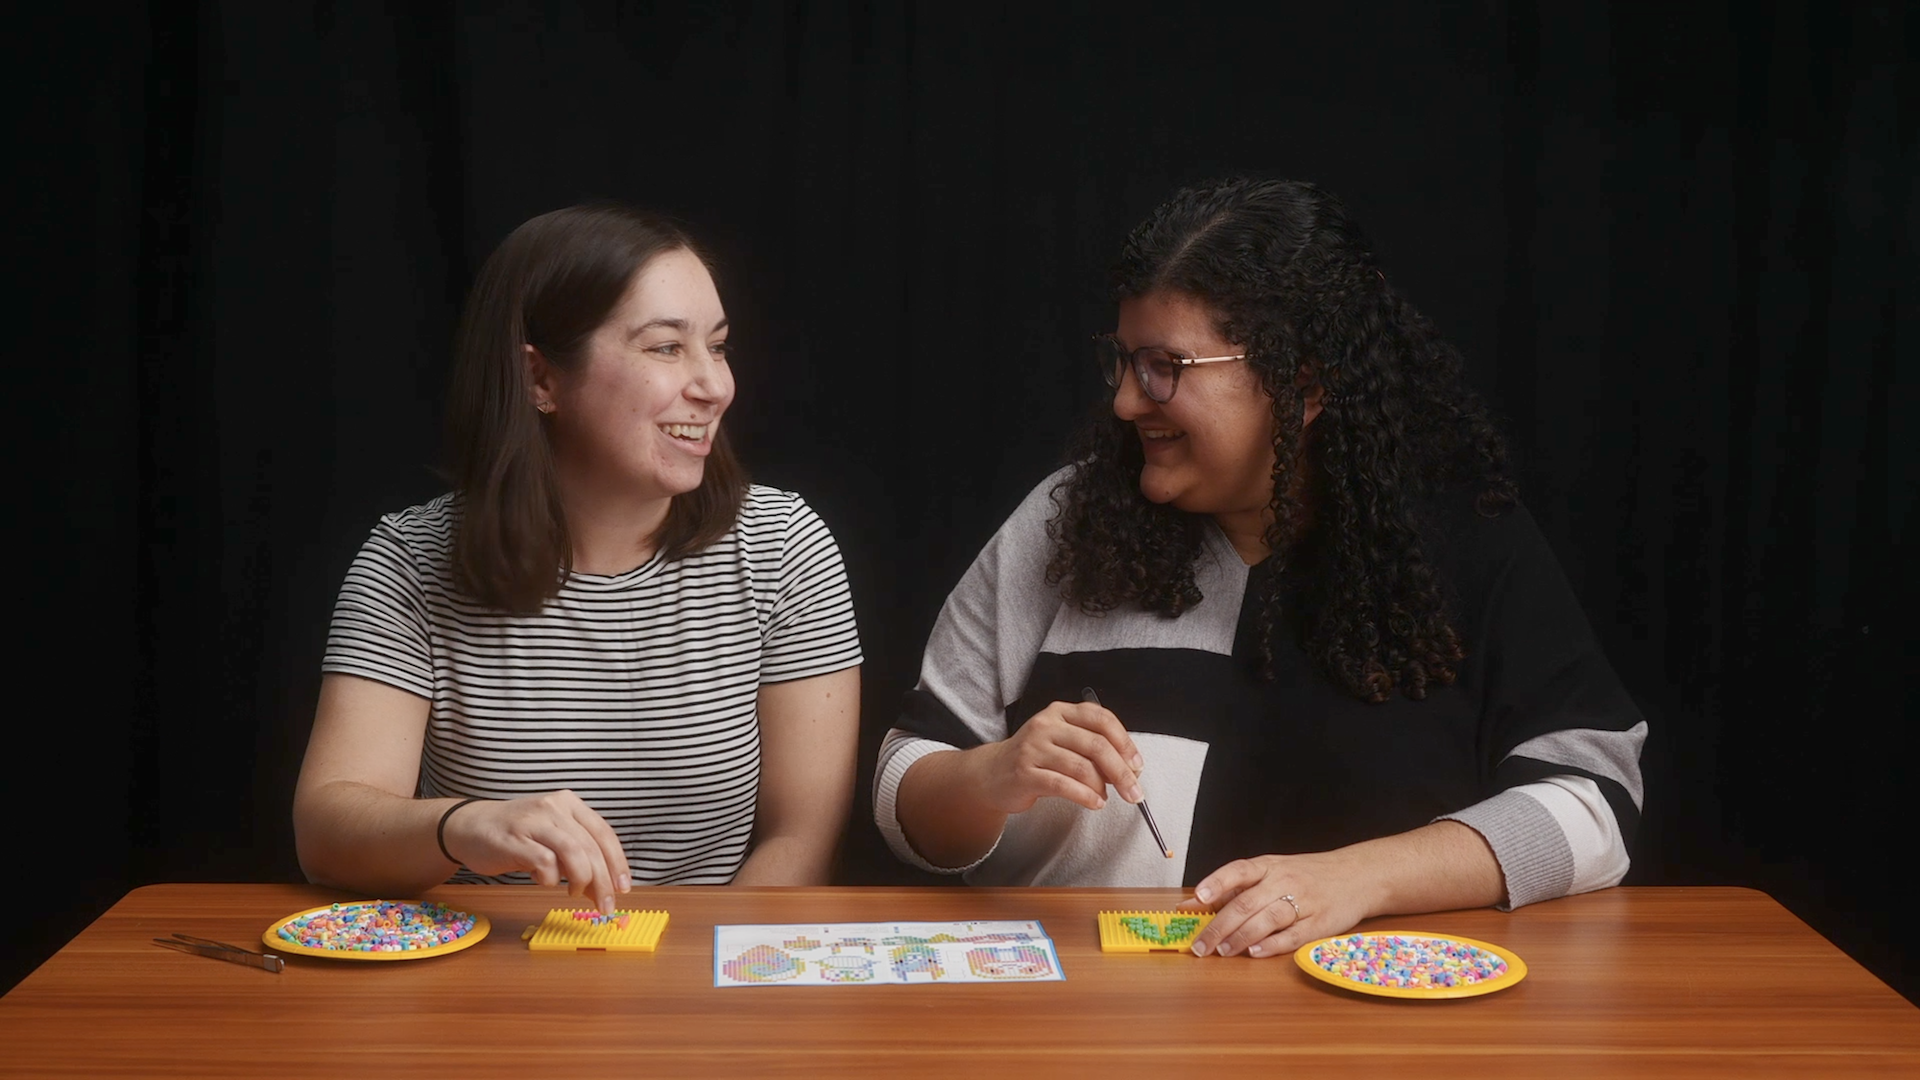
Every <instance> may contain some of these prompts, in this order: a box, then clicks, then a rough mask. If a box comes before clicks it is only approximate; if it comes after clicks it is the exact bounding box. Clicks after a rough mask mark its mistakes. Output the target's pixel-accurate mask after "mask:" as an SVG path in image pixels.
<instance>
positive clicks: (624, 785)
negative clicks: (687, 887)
mask: <svg viewBox="0 0 1920 1080" xmlns="http://www.w3.org/2000/svg"><path fill="white" fill-rule="evenodd" d="M458 520H459V500H458V499H457V498H456V496H454V495H451V494H449V495H443V496H441V497H440V498H438V499H435V500H433V501H432V502H429V503H426V504H425V505H423V506H416V507H413V508H412V509H409V510H405V511H403V512H401V513H398V514H389V515H387V516H385V517H383V518H381V519H380V524H379V525H378V526H376V527H375V528H374V530H373V535H372V536H371V537H369V538H368V539H367V542H366V544H365V546H363V547H362V548H361V549H360V554H359V556H358V557H357V558H355V559H354V561H353V567H352V569H350V570H349V571H348V572H347V581H346V584H345V586H343V587H342V588H341V590H340V600H339V603H338V604H337V605H335V607H334V612H333V627H332V630H331V632H330V633H329V635H328V638H327V654H326V660H325V661H324V663H323V664H322V670H324V671H328V672H340V673H343V674H348V675H358V676H362V677H365V678H369V679H376V680H378V681H380V682H383V683H388V684H390V685H393V686H396V687H399V688H400V689H402V690H406V691H409V692H411V693H414V694H418V695H420V696H421V697H424V698H426V699H428V700H429V701H430V702H432V713H431V718H430V720H429V722H428V725H427V733H426V745H425V749H424V752H423V754H422V757H421V763H420V782H419V788H418V794H419V796H420V797H422V798H434V797H443V796H459V797H467V796H479V797H482V798H491V799H511V798H517V797H519V796H522V795H530V794H539V793H542V792H548V791H554V790H557V789H560V788H570V789H572V790H573V792H574V793H575V794H577V795H579V796H580V797H581V798H582V799H583V800H585V801H586V802H587V804H588V805H590V806H592V807H593V808H594V809H595V810H596V811H598V812H599V813H600V815H601V816H602V817H604V818H605V819H606V820H607V823H608V824H610V825H612V826H613V828H614V830H615V831H616V832H618V833H619V834H620V837H621V840H622V841H623V843H624V844H625V846H626V852H627V861H628V864H629V866H630V867H631V868H632V871H633V880H634V884H636V885H662V884H724V883H726V882H728V881H731V880H732V879H733V876H734V874H735V872H737V871H738V870H739V869H740V864H741V863H742V862H744V861H745V860H746V856H747V850H748V846H749V843H750V841H751V838H752V835H753V815H754V800H755V796H756V793H757V790H758V787H759V777H760V732H759V723H758V714H757V711H756V708H755V706H756V702H757V696H758V692H759V688H760V687H761V686H762V685H763V684H766V683H777V682H786V681H789V680H793V679H804V678H808V677H810V676H815V675H824V674H827V673H829V672H833V671H839V670H841V669H844V668H848V667H852V666H853V665H855V664H858V663H860V659H861V657H860V640H859V635H858V633H857V632H856V630H855V627H854V618H853V601H852V597H851V596H850V595H849V594H848V591H847V579H846V572H845V570H844V568H843V567H842V565H841V562H840V552H839V549H838V548H837V547H835V545H834V542H833V537H832V535H831V534H830V533H828V531H827V527H826V525H825V524H824V523H822V522H821V520H820V519H819V517H817V516H816V515H815V514H814V512H813V511H812V509H810V508H809V507H808V506H807V504H806V503H805V502H803V501H802V500H801V499H800V497H799V496H797V495H794V494H792V493H790V492H784V491H778V490H775V489H773V488H767V487H760V486H757V485H756V486H754V487H752V488H751V489H750V490H749V492H748V494H747V497H746V499H745V501H744V502H743V504H742V506H741V508H740V517H739V520H738V521H737V522H736V523H735V525H734V528H733V530H732V531H731V532H729V533H727V534H726V535H725V536H723V537H721V538H720V539H719V540H718V541H715V542H714V543H713V544H712V545H711V546H710V547H707V548H705V549H703V550H701V551H697V552H695V553H693V554H691V555H687V556H685V557H683V558H681V559H678V560H676V561H673V562H667V561H665V560H663V559H661V558H660V557H659V556H658V555H656V556H655V557H654V558H652V559H650V560H648V561H647V563H646V564H645V565H643V566H640V567H638V568H636V569H634V570H631V571H628V572H627V573H624V574H616V575H596V574H573V575H571V576H570V577H569V578H568V579H567V581H566V583H565V584H564V585H563V586H562V587H561V589H560V594H559V595H558V596H557V597H555V598H554V599H553V600H550V601H548V602H547V604H546V606H545V607H543V608H541V609H540V611H539V613H538V614H535V615H508V614H505V613H502V612H500V611H498V610H496V609H492V608H486V607H482V606H481V605H480V604H479V603H478V602H477V601H475V600H473V599H471V598H470V597H468V596H467V595H465V594H464V593H463V592H461V591H460V590H459V589H458V588H457V587H456V586H455V585H454V583H453V574H452V561H451V557H452V549H453V537H454V532H455V526H456V523H457V522H458ZM455 880H458V881H470V882H471V881H500V882H520V883H524V882H526V881H528V880H529V877H528V875H527V874H525V873H515V874H506V875H501V876H499V877H483V876H480V875H477V874H473V873H472V872H470V871H468V870H466V869H465V868H464V867H463V868H462V869H461V871H460V873H459V874H458V875H456V877H455Z"/></svg>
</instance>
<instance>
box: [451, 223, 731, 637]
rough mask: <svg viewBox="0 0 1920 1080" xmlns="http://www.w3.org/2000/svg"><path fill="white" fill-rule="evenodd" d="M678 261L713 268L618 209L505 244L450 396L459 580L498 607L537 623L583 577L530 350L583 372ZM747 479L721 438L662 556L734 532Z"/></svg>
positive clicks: (479, 286)
mask: <svg viewBox="0 0 1920 1080" xmlns="http://www.w3.org/2000/svg"><path fill="white" fill-rule="evenodd" d="M670 251H689V252H692V253H693V254H694V255H695V256H696V257H698V258H699V259H700V261H701V262H702V263H703V264H705V265H706V266H707V270H708V272H709V273H711V272H712V271H713V263H712V260H711V259H709V258H708V257H707V255H706V253H705V252H703V251H701V249H700V247H699V246H698V245H697V244H695V243H694V242H693V239H692V238H691V237H689V236H688V235H687V234H686V232H685V231H684V230H682V229H681V228H680V227H679V226H677V225H675V224H674V223H672V222H670V221H668V220H666V219H665V218H661V217H658V216H655V215H652V214H648V213H644V212H642V211H639V210H635V209H633V208H631V207H627V206H621V205H618V204H613V203H598V204H594V205H589V206H573V207H568V208H567V209H565V210H555V211H553V212H552V213H548V214H542V215H540V216H539V217H536V218H534V219H532V220H531V221H528V222H527V223H526V224H524V225H521V226H520V227H519V228H517V229H515V230H513V232H512V234H511V235H509V236H508V237H507V238H506V239H505V240H503V241H501V243H500V246H499V247H498V248H496V249H495V250H494V252H493V254H492V255H490V256H488V258H487V261H486V264H485V265H484V266H482V267H481V268H480V277H479V279H478V280H476V281H475V282H474V284H473V291H472V292H470V293H469V294H468V295H467V306H466V310H465V311H464V312H463V313H462V314H461V317H460V330H459V333H458V335H457V336H456V338H455V341H454V351H453V373H452V378H451V383H450V385H449V387H448V392H447V421H446V438H447V446H446V455H447V474H448V477H449V478H450V479H451V480H452V482H453V486H454V490H455V491H456V492H457V493H458V496H459V504H460V515H459V527H458V531H457V533H456V534H455V537H454V545H453V571H454V577H455V580H456V582H457V583H458V585H459V586H460V587H461V588H462V589H464V590H465V591H466V592H467V593H469V594H470V595H471V596H473V597H474V598H475V599H477V600H479V601H480V602H481V603H483V604H486V605H487V606H489V607H493V608H499V609H502V610H505V611H511V612H515V613H521V614H528V613H532V612H535V611H538V610H539V609H540V607H541V605H543V604H545V603H546V602H547V601H548V600H551V599H552V598H553V597H554V596H555V595H557V594H558V593H559V591H560V585H561V583H562V582H564V581H565V580H566V578H567V575H568V574H570V573H572V571H573V544H572V540H571V538H570V536H569V535H568V532H567V518H566V514H565V512H564V511H563V510H562V508H561V505H560V490H559V485H558V484H557V483H556V476H555V473H554V462H553V450H552V447H551V446H550V445H549V443H548V441H547V432H546V424H545V421H544V419H543V418H542V417H541V415H540V413H539V412H538V411H536V410H535V408H534V404H533V397H532V393H531V389H530V387H529V385H528V381H527V365H526V352H525V346H527V345H532V346H533V347H534V348H536V349H539V350H540V352H541V354H542V355H544V356H545V357H546V358H547V360H548V361H549V362H550V363H553V364H555V365H557V366H559V367H560V368H562V369H571V368H574V367H575V366H576V365H578V364H579V363H580V362H582V361H583V360H584V359H585V358H586V350H587V342H588V340H589V339H590V338H591V337H592V336H593V333H594V331H595V330H598V329H599V328H600V327H601V325H602V324H604V323H605V322H606V321H607V319H608V317H609V316H611V315H612V314H613V309H614V307H615V306H616V305H618V304H619V302H620V299H621V297H623V296H625V295H626V292H627V289H628V287H629V286H630V285H631V284H632V282H633V280H634V277H635V275H637V274H639V272H640V271H641V269H642V268H644V267H645V266H646V265H647V264H648V263H650V262H652V261H653V260H654V259H656V258H658V257H660V256H661V255H664V254H666V253H668V252H670ZM746 489H747V476H746V472H745V470H743V469H742V468H741V466H740V462H739V459H737V458H736V457H735V456H734V454H733V449H732V446H731V445H730V444H729V443H728V441H727V432H726V429H725V428H724V427H722V428H721V429H720V430H719V431H718V432H717V433H716V434H715V436H714V440H713V452H712V453H711V454H709V455H708V457H707V461H706V471H705V473H704V474H703V475H702V477H701V479H700V486H699V487H698V488H695V489H694V490H693V491H690V492H687V493H686V494H684V495H676V496H674V497H673V500H672V502H671V503H670V504H669V506H668V509H667V518H666V521H665V522H664V523H662V525H661V526H660V531H659V532H658V533H657V534H655V536H654V537H653V540H654V543H655V544H656V545H657V546H658V549H659V550H660V552H661V553H662V555H663V557H665V558H667V559H678V558H680V557H681V556H684V555H686V554H688V553H690V552H693V551H697V550H699V549H700V548H703V547H705V546H707V545H708V544H711V543H713V542H714V541H715V540H718V539H719V538H720V537H721V536H723V535H725V534H726V532H727V530H729V529H731V528H733V525H734V521H735V520H736V519H737V518H738V517H739V514H740V503H741V500H742V499H743V498H744V496H745V494H746Z"/></svg>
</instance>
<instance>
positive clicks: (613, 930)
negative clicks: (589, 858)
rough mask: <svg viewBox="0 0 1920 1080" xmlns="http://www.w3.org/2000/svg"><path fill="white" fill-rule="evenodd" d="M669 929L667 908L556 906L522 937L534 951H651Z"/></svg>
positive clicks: (522, 934)
mask: <svg viewBox="0 0 1920 1080" xmlns="http://www.w3.org/2000/svg"><path fill="white" fill-rule="evenodd" d="M666 929H667V913H666V912H664V911H616V912H614V913H612V914H611V915H609V914H606V913H604V912H601V911H598V910H596V909H593V908H554V909H553V910H552V911H549V912H547V916H546V918H544V919H542V920H540V924H539V925H538V926H529V927H527V928H526V930H525V931H524V932H522V933H521V935H520V936H521V937H523V938H525V939H527V948H529V949H531V950H533V951H534V952H652V951H653V950H654V949H655V948H656V947H658V946H659V944H660V935H661V934H663V933H665V932H666Z"/></svg>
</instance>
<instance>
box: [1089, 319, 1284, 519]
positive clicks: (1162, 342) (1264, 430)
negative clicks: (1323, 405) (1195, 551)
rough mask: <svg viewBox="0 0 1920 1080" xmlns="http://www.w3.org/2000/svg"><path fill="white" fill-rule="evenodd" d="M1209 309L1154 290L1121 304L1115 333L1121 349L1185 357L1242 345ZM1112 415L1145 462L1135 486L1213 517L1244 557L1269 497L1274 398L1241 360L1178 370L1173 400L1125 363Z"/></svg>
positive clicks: (1230, 351) (1230, 350) (1220, 353)
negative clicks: (1146, 387) (1125, 426)
mask: <svg viewBox="0 0 1920 1080" xmlns="http://www.w3.org/2000/svg"><path fill="white" fill-rule="evenodd" d="M1215 322H1216V319H1215V316H1214V313H1213V311H1212V310H1211V309H1209V308H1208V307H1207V306H1206V305H1205V304H1203V303H1202V302H1200V301H1199V300H1198V299H1195V298H1194V297H1191V296H1188V295H1186V294H1184V293H1174V292H1151V293H1147V294H1146V295H1144V296H1137V297H1133V298H1131V299H1128V300H1122V301H1121V302H1120V325H1119V328H1118V330H1117V331H1116V333H1115V336H1116V337H1118V338H1119V340H1120V344H1121V346H1122V347H1123V348H1126V349H1129V350H1131V349H1139V348H1144V347H1148V346H1152V347H1156V348H1163V349H1168V350H1171V351H1173V352H1176V353H1179V354H1181V355H1184V356H1227V355H1231V354H1234V353H1239V352H1244V351H1246V350H1245V349H1244V348H1242V347H1241V346H1240V345H1239V344H1238V343H1236V342H1231V341H1226V340H1224V339H1222V338H1221V337H1220V332H1219V330H1218V328H1217V327H1216V326H1215ZM1113 414H1114V415H1115V416H1117V417H1119V418H1120V419H1121V420H1124V421H1127V422H1129V423H1131V424H1132V425H1133V426H1134V430H1135V431H1136V432H1137V433H1138V434H1139V436H1140V447H1141V451H1142V453H1143V454H1144V455H1145V457H1146V464H1145V466H1144V467H1143V468H1142V469H1141V470H1140V493H1141V494H1142V495H1145V496H1146V497H1147V498H1148V499H1150V500H1152V501H1153V502H1156V503H1172V504H1173V505H1174V506H1176V507H1179V508H1180V509H1182V510H1185V511H1187V512H1188V513H1194V514H1209V515H1212V516H1213V517H1214V519H1215V520H1217V521H1218V522H1219V523H1220V525H1221V527H1222V529H1223V530H1225V531H1226V533H1227V535H1228V537H1229V538H1230V539H1232V540H1233V541H1234V546H1235V547H1236V548H1239V549H1240V550H1241V552H1242V554H1243V555H1246V554H1248V549H1247V548H1245V547H1243V546H1242V538H1243V537H1258V536H1259V535H1261V534H1262V533H1264V531H1265V520H1266V514H1267V508H1268V505H1269V504H1270V503H1271V502H1272V501H1273V464H1274V453H1273V436H1274V424H1273V398H1272V396H1271V395H1269V394H1268V393H1267V392H1266V390H1265V389H1264V388H1263V387H1261V385H1260V379H1259V376H1258V375H1257V374H1256V373H1255V372H1254V370H1253V369H1252V368H1251V367H1250V366H1249V365H1247V364H1245V363H1222V364H1203V365H1199V366H1196V367H1191V368H1187V369H1186V370H1185V371H1184V372H1183V373H1182V374H1181V376H1180V382H1179V385H1178V388H1177V389H1176V390H1175V391H1174V395H1173V400H1171V401H1168V402H1166V403H1164V404H1162V403H1159V402H1156V401H1154V400H1153V399H1151V398H1149V397H1147V395H1146V394H1145V393H1144V392H1143V391H1142V390H1141V389H1140V383H1139V380H1138V379H1136V378H1135V377H1134V374H1133V372H1132V371H1131V370H1128V371H1127V372H1126V373H1125V374H1124V376H1123V377H1122V379H1121V382H1120V388H1119V389H1118V390H1116V391H1115V392H1114V397H1113Z"/></svg>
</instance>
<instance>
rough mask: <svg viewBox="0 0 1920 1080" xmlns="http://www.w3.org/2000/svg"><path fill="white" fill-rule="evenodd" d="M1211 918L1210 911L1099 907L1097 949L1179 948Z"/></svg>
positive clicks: (1187, 945)
mask: <svg viewBox="0 0 1920 1080" xmlns="http://www.w3.org/2000/svg"><path fill="white" fill-rule="evenodd" d="M1212 921H1213V912H1211V911H1103V912H1101V913H1100V951H1101V952H1138V953H1143V952H1162V951H1165V952H1181V951H1184V950H1187V949H1191V948H1192V947H1193V939H1194V936H1195V935H1197V934H1199V933H1200V931H1202V930H1204V929H1206V927H1207V924H1208V923H1210V922H1212Z"/></svg>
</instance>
